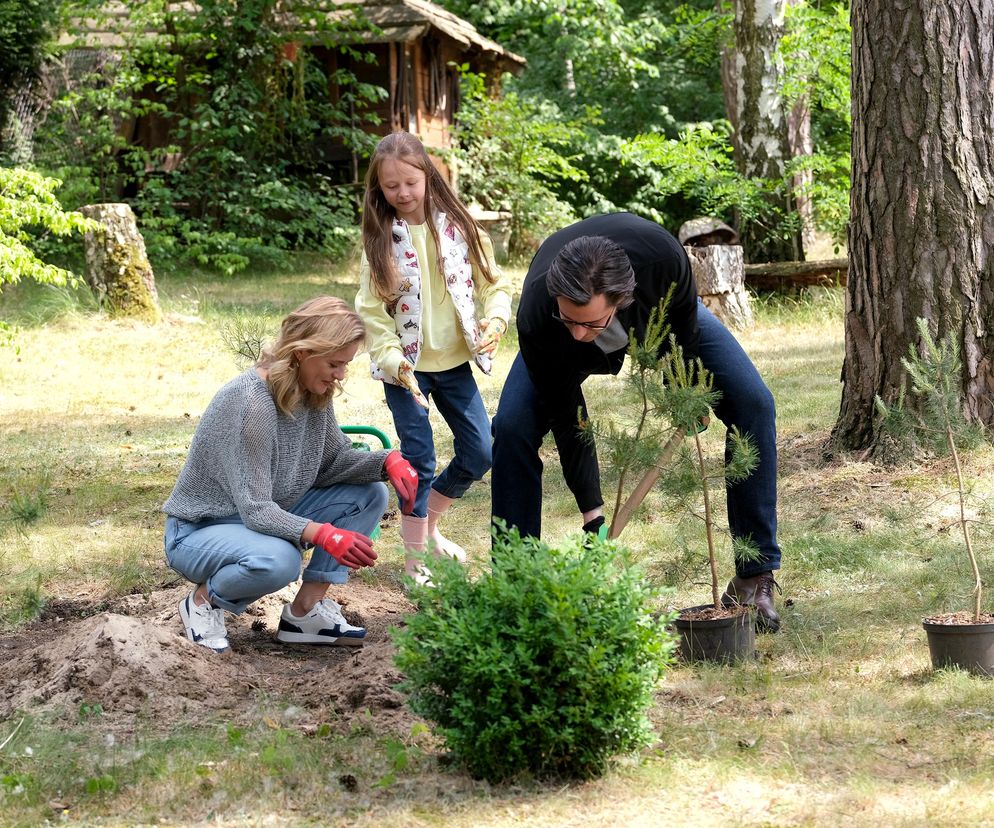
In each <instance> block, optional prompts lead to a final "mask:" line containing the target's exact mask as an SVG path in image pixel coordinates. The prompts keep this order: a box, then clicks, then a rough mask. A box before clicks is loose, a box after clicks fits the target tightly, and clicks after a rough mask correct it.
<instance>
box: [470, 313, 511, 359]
mask: <svg viewBox="0 0 994 828" xmlns="http://www.w3.org/2000/svg"><path fill="white" fill-rule="evenodd" d="M480 332H481V333H482V334H483V335H484V336H483V339H481V340H480V344H479V345H477V347H476V352H477V353H478V354H485V355H486V356H490V357H492V356H493V355H494V354H496V353H497V346H498V345H499V344H500V340H501V338H502V337H503V336H504V334H505V333H506V332H507V323H506V322H505V321H504V320H503V319H497V318H496V317H495V318H493V319H481V320H480Z"/></svg>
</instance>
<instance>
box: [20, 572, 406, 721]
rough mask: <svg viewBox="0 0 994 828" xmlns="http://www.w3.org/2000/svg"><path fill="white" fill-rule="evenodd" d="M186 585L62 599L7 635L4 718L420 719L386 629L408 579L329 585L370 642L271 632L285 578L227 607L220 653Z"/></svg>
mask: <svg viewBox="0 0 994 828" xmlns="http://www.w3.org/2000/svg"><path fill="white" fill-rule="evenodd" d="M187 590H188V587H186V586H183V587H177V588H174V589H167V590H161V591H157V592H153V593H152V594H151V595H148V596H141V595H132V596H126V597H125V598H121V599H116V600H114V601H111V602H107V601H92V600H87V599H85V598H84V599H82V600H66V599H62V600H59V601H53V602H52V603H51V604H50V605H49V608H48V610H47V611H46V614H45V616H44V617H43V618H42V619H40V620H39V621H37V622H35V623H34V624H32V625H31V626H29V627H28V628H26V629H24V630H22V631H20V632H19V633H17V634H15V635H12V636H7V637H4V638H0V661H2V662H3V663H4V670H3V673H2V675H0V719H4V718H7V717H9V716H11V715H12V714H13V713H14V712H15V711H17V710H24V711H26V712H31V713H39V712H46V713H53V714H56V715H58V714H62V715H65V716H67V717H70V718H72V719H74V718H76V717H77V716H78V715H79V711H80V708H81V706H82V705H100V708H101V709H102V723H103V724H104V725H107V726H116V727H117V728H118V729H123V730H130V729H131V727H132V726H133V724H134V722H135V720H136V719H137V718H140V719H141V720H142V721H143V724H144V725H145V726H147V725H148V724H149V723H150V722H151V723H154V726H160V727H162V728H168V727H169V726H170V725H172V724H173V723H176V722H180V721H182V722H187V723H196V722H198V721H206V720H208V719H212V718H223V719H224V720H226V721H236V722H239V721H253V720H257V719H258V718H259V716H260V714H262V715H271V714H273V712H274V711H275V712H277V713H279V712H280V711H282V713H281V715H283V716H284V717H286V718H290V719H292V720H293V721H294V722H295V724H297V725H299V726H301V727H303V728H307V727H309V726H311V725H316V724H318V723H323V722H324V723H330V724H332V725H335V724H337V725H339V726H340V727H341V728H343V729H346V730H347V729H348V728H350V727H352V726H354V725H355V724H357V723H358V722H360V721H361V723H362V725H363V727H368V728H371V729H373V730H374V731H376V732H381V733H391V734H396V735H406V734H409V733H410V731H411V727H412V726H413V725H414V724H415V723H416V722H417V721H418V719H417V717H415V716H414V715H413V714H412V713H411V712H410V711H409V710H408V709H407V707H406V706H405V701H404V696H403V694H401V693H400V692H399V691H398V690H397V689H396V685H397V684H398V682H400V681H401V680H402V678H403V677H402V676H401V674H400V673H399V672H398V671H397V669H396V668H395V667H394V664H393V657H394V648H393V644H392V643H391V641H390V637H389V633H388V630H389V628H390V626H393V625H397V624H400V623H402V619H403V616H404V615H405V614H406V613H407V612H410V611H411V609H412V607H411V605H410V603H409V602H408V601H407V600H406V598H405V597H404V596H403V594H402V593H401V592H400V591H399V590H390V589H386V588H384V587H383V586H382V585H377V586H376V587H370V586H366V585H364V584H361V583H357V582H353V583H352V584H349V585H348V586H345V587H334V588H333V589H332V592H331V593H330V597H332V598H334V599H335V600H337V601H338V602H339V603H340V604H341V605H342V607H343V611H344V613H345V615H346V616H347V617H348V618H349V620H350V621H351V622H352V623H357V624H362V625H363V626H365V627H366V628H367V631H368V632H367V638H366V644H365V646H364V647H361V648H346V647H314V646H306V645H285V644H281V643H280V642H278V641H276V639H275V637H274V632H275V630H276V625H277V623H278V621H279V615H280V612H281V611H282V608H283V604H284V603H285V602H286V601H288V600H290V599H291V598H292V595H293V591H292V589H289V588H288V589H287V590H285V591H284V592H282V593H278V594H276V595H270V596H266V597H265V598H263V599H262V600H260V601H258V602H256V604H254V605H253V606H252V607H250V608H249V610H248V611H247V612H246V613H245V614H243V615H241V616H239V617H234V616H232V615H230V614H228V615H226V621H227V624H228V634H229V640H230V641H231V646H232V651H231V652H230V653H225V654H223V655H219V654H216V653H212V652H210V651H209V650H207V649H205V648H203V647H200V646H198V645H195V644H192V643H190V642H189V641H187V639H186V636H185V635H184V634H183V629H182V625H181V623H180V621H179V616H178V613H177V611H176V607H177V604H178V603H179V601H180V600H181V599H182V598H183V597H184V596H185V595H186V592H187Z"/></svg>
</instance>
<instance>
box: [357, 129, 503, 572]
mask: <svg viewBox="0 0 994 828" xmlns="http://www.w3.org/2000/svg"><path fill="white" fill-rule="evenodd" d="M362 244H363V258H362V265H361V269H360V274H359V292H358V294H357V295H356V310H357V311H358V312H359V313H360V315H361V316H362V318H363V319H364V320H365V322H366V325H367V327H368V328H369V331H370V339H371V345H370V349H369V355H370V361H371V362H372V368H373V376H374V377H375V378H377V379H380V380H382V381H383V383H384V386H383V387H384V393H385V395H386V401H387V405H388V406H389V407H390V411H391V413H392V414H393V420H394V427H395V428H396V430H397V434H398V436H399V437H400V447H401V451H402V452H403V454H404V456H405V457H407V458H408V459H409V460H410V461H411V464H412V465H413V466H414V468H415V469H417V472H418V497H417V499H416V500H415V503H414V510H413V512H412V513H411V514H410V515H402V516H401V537H402V539H403V541H404V547H405V549H406V550H407V560H406V564H405V570H406V571H407V573H408V574H410V575H412V576H414V577H416V578H418V579H419V580H423V579H425V578H427V576H428V573H427V572H426V571H423V570H419V567H418V564H417V556H418V554H419V553H421V552H422V551H423V550H424V549H425V547H426V544H427V542H428V541H430V542H431V543H432V545H433V549H434V551H435V553H436V554H447V555H451V556H453V557H455V558H458V559H460V560H464V559H465V552H464V551H463V550H462V549H461V548H460V547H459V546H458V545H456V544H455V543H453V542H452V541H450V540H448V539H447V538H445V537H444V536H443V535H442V534H441V532H439V530H438V521H439V518H440V517H441V516H442V514H444V513H445V511H446V510H447V509H448V508H449V507H450V506H451V505H452V502H453V501H454V500H456V499H457V498H459V497H462V495H463V494H464V493H465V492H466V490H467V489H468V488H469V487H470V485H471V484H472V483H473V482H474V481H476V480H479V479H480V478H481V477H483V475H484V474H486V472H487V470H488V469H489V468H490V459H491V452H490V418H489V417H488V415H487V411H486V409H485V408H484V405H483V400H482V399H481V397H480V392H479V389H478V388H477V386H476V380H475V379H474V378H473V372H472V370H471V368H470V362H475V363H476V365H477V366H478V367H479V368H480V370H482V371H483V372H484V373H490V364H491V359H492V357H493V355H494V353H495V352H496V350H497V344H498V343H499V342H500V339H501V336H503V334H504V332H505V331H506V330H507V320H508V319H509V318H510V314H511V295H510V289H509V287H508V284H507V281H506V280H505V279H504V278H503V277H502V276H501V273H500V271H499V270H498V268H497V265H496V264H495V263H494V257H493V246H492V244H491V242H490V238H489V237H488V236H487V235H486V233H484V232H483V231H482V230H481V229H480V227H479V226H478V225H477V224H476V222H475V221H473V219H472V218H471V217H470V215H469V213H468V212H467V210H466V208H465V207H464V206H463V205H462V204H461V203H460V201H459V198H458V197H457V196H456V194H455V193H454V192H453V191H452V188H451V187H449V185H448V183H447V182H446V181H445V179H444V178H443V177H442V176H441V174H440V173H439V172H438V170H436V169H435V167H434V165H433V164H432V163H431V160H430V159H429V157H428V153H427V152H425V148H424V146H422V144H421V142H420V141H419V140H418V139H417V138H416V137H415V136H413V135H411V134H410V133H406V132H395V133H393V134H392V135H388V136H387V137H386V138H384V139H383V140H381V141H380V143H379V144H378V145H377V147H376V150H375V151H374V153H373V157H372V158H371V159H370V163H369V171H368V172H367V174H366V195H365V202H364V206H363V215H362ZM477 305H479V307H481V308H482V314H481V315H480V316H479V317H478V316H477ZM428 398H431V399H433V400H434V401H435V405H436V407H437V408H438V411H439V413H440V414H441V415H442V417H443V418H444V419H445V422H446V423H447V424H448V426H449V428H450V429H452V434H453V438H454V441H453V445H454V456H453V458H452V460H451V461H450V463H449V464H448V466H446V467H445V469H444V470H443V471H442V472H441V474H438V475H437V476H436V474H435V444H434V438H433V435H432V428H431V424H430V422H429V419H428V411H427V407H428V403H427V399H428Z"/></svg>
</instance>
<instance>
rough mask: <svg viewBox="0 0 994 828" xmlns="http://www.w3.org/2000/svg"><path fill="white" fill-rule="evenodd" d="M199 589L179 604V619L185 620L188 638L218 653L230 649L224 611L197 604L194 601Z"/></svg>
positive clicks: (194, 589) (208, 605)
mask: <svg viewBox="0 0 994 828" xmlns="http://www.w3.org/2000/svg"><path fill="white" fill-rule="evenodd" d="M196 591H197V587H194V588H193V592H191V593H190V594H189V595H187V596H186V598H184V599H183V600H182V601H180V602H179V617H180V618H182V619H183V626H184V627H185V628H186V637H187V638H189V639H190V641H192V642H193V643H194V644H199V645H200V646H201V647H207V648H208V649H211V650H214V652H216V653H223V652H224V651H225V650H227V649H228V628H227V627H225V626H224V610H223V609H215V608H214V607H212V606H211V605H210V604H199V605H198V604H197V602H196V601H194V600H193V596H194V593H196Z"/></svg>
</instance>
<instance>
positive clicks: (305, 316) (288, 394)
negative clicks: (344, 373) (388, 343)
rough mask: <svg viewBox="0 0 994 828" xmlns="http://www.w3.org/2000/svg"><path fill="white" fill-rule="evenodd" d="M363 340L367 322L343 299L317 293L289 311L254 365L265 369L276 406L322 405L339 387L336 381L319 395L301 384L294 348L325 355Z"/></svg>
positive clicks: (289, 411) (287, 409) (285, 408)
mask: <svg viewBox="0 0 994 828" xmlns="http://www.w3.org/2000/svg"><path fill="white" fill-rule="evenodd" d="M356 342H358V343H360V347H362V346H364V345H365V344H366V326H365V325H364V324H363V321H362V318H361V317H360V316H359V314H357V313H356V312H355V311H354V310H353V309H352V308H351V307H350V306H349V305H348V303H346V302H345V300H344V299H339V298H338V297H337V296H318V297H317V298H316V299H310V300H309V301H307V302H304V304H303V305H301V306H300V307H299V308H297V309H296V310H295V311H293V312H292V313H290V314H288V315H287V316H286V317H285V318H284V319H283V322H282V324H281V326H280V335H279V337H277V339H276V342H274V343H273V344H272V345H269V346H267V347H266V348H265V349H263V352H262V356H261V357H260V358H259V361H258V363H256V364H257V366H258V367H259V368H264V369H265V370H266V383H267V384H268V385H269V391H270V393H271V394H272V395H273V400H275V402H276V405H277V407H278V408H279V410H280V411H282V412H283V413H284V414H287V415H292V414H293V412H294V410H295V409H296V408H297V406H298V405H300V404H301V403H303V404H304V405H305V406H306V407H308V408H317V409H320V408H324V407H326V406H327V405H328V403H329V402H331V398H332V396H333V395H334V394H336V393H338V392H339V391H341V390H342V386H341V383H339V382H338V381H335V382H333V383H332V384H331V387H330V388H329V389H328V390H327V391H326V392H325V393H324V394H321V395H318V394H313V393H311V392H310V391H308V390H307V389H305V388H302V387H301V385H300V381H299V379H298V377H297V369H298V367H299V361H298V358H297V351H308V352H310V353H311V354H314V355H315V356H327V355H328V354H332V353H334V352H335V351H340V350H342V349H343V348H347V347H349V346H350V345H353V344H355V343H356Z"/></svg>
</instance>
